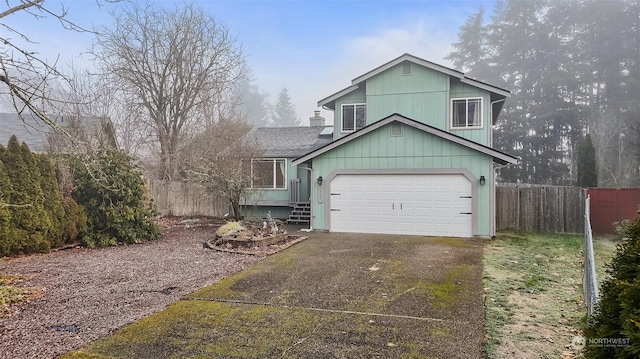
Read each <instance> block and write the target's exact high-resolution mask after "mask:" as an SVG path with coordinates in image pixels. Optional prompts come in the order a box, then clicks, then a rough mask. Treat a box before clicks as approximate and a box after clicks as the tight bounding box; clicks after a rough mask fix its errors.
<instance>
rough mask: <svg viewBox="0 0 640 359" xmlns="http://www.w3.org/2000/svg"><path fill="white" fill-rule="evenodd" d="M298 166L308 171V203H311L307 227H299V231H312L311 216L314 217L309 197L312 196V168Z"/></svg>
mask: <svg viewBox="0 0 640 359" xmlns="http://www.w3.org/2000/svg"><path fill="white" fill-rule="evenodd" d="M296 167H298V166H296ZM299 168H302V169H303V170H307V171H309V179H310V181H309V202H310V205H311V211H310V213H309V215H310V216H311V218H309V228H306V229H305V228H303V229H301V231H303V232H311V231H313V218H314V217H313V203H311V202H312V201H311V199H312V198H313V185H312V183H313V168H310V167H299Z"/></svg>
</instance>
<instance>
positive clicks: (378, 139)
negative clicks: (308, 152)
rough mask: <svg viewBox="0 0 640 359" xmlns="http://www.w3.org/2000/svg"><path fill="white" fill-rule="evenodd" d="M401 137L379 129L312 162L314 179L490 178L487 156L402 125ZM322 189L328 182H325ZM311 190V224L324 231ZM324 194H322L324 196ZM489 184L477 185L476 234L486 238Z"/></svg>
mask: <svg viewBox="0 0 640 359" xmlns="http://www.w3.org/2000/svg"><path fill="white" fill-rule="evenodd" d="M402 134H403V135H402V137H392V136H391V126H390V125H387V126H384V127H381V128H379V129H377V130H375V131H373V132H371V133H368V134H366V135H364V136H361V137H359V138H356V139H354V140H352V141H350V142H347V143H345V144H343V145H342V146H340V147H337V148H335V149H333V150H331V151H328V152H326V153H324V154H322V155H319V156H318V157H316V158H314V159H313V168H314V171H315V176H323V177H324V178H329V175H331V173H332V172H334V171H335V170H337V169H365V170H368V169H394V168H395V169H422V168H428V169H467V170H468V171H470V172H471V173H472V174H473V175H474V176H475V177H476V178H480V176H485V178H487V179H489V178H491V176H490V174H491V163H492V158H491V157H490V156H487V155H484V154H481V153H479V152H477V151H474V150H471V149H469V148H467V147H465V146H462V145H459V144H456V143H453V142H450V141H447V140H444V139H442V138H440V137H437V136H434V135H431V134H428V133H425V132H423V131H420V130H417V129H415V128H413V127H410V126H406V125H404V124H403V125H402ZM324 186H325V188H327V189H328V188H329V183H328V182H325V185H324ZM313 188H314V191H316V193H315V194H314V202H313V205H314V222H313V227H314V228H317V229H328V228H327V226H326V224H325V223H326V222H325V205H326V204H327V202H328V199H327V200H323V203H319V202H318V197H317V196H318V193H317V190H318V186H317V185H314V186H313ZM327 195H328V193H325V196H327ZM489 196H490V185H489V184H487V185H485V186H478V201H477V203H478V208H476V209H474V212H475V213H476V215H477V216H478V228H477V232H478V233H475V234H476V235H481V236H488V235H490V234H491V233H490V230H491V229H490V202H489Z"/></svg>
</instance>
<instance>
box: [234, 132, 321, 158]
mask: <svg viewBox="0 0 640 359" xmlns="http://www.w3.org/2000/svg"><path fill="white" fill-rule="evenodd" d="M331 127H332V126H314V127H255V128H253V129H252V130H251V131H249V133H247V135H246V137H245V139H246V140H249V141H256V144H257V145H258V146H260V148H261V149H262V150H263V151H264V153H263V154H262V156H263V157H285V158H296V157H300V156H302V155H304V154H305V153H309V152H310V151H313V150H315V149H317V148H320V147H322V146H324V145H326V144H328V143H330V142H331V141H332V140H333V133H332V132H331V133H329V134H326V132H327V131H325V129H326V128H331ZM323 131H325V133H323Z"/></svg>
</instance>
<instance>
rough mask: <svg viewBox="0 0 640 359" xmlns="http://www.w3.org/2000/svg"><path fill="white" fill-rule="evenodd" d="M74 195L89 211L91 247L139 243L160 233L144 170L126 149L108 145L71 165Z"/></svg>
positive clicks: (87, 236)
mask: <svg viewBox="0 0 640 359" xmlns="http://www.w3.org/2000/svg"><path fill="white" fill-rule="evenodd" d="M71 169H72V173H73V178H74V185H75V188H74V191H73V193H72V196H73V198H74V199H75V201H76V202H78V204H80V205H82V206H83V207H84V208H85V210H86V213H87V230H86V231H85V233H84V234H83V236H82V241H83V244H85V245H86V246H88V247H93V246H108V245H114V244H117V243H139V242H142V241H146V240H152V239H157V238H159V237H160V229H159V228H158V226H157V225H156V224H155V223H154V222H153V217H155V216H156V215H157V211H156V209H155V207H154V206H153V205H152V203H149V204H146V203H145V201H146V191H145V186H144V181H143V180H142V171H141V169H140V167H139V166H137V165H136V163H135V162H134V159H133V158H132V157H130V156H129V155H127V154H126V153H124V152H122V151H118V150H114V149H108V150H105V151H103V152H100V153H98V154H97V155H95V156H92V157H91V158H85V159H83V160H79V159H76V160H74V161H73V162H72V165H71Z"/></svg>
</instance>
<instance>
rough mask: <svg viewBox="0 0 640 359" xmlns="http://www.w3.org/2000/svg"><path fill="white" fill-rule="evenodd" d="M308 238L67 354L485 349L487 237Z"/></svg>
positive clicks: (315, 354) (474, 352)
mask: <svg viewBox="0 0 640 359" xmlns="http://www.w3.org/2000/svg"><path fill="white" fill-rule="evenodd" d="M309 237H310V238H309V239H308V240H306V241H304V242H302V243H300V244H298V245H296V246H293V247H291V248H289V249H287V250H286V251H284V252H282V253H279V254H277V255H274V256H272V257H269V258H267V259H265V260H263V261H260V262H258V263H256V264H254V265H252V266H251V267H249V268H248V269H247V270H245V271H243V272H240V273H238V274H236V275H233V276H231V277H227V278H225V279H223V280H222V281H220V282H219V283H217V284H214V285H211V286H208V287H205V288H203V289H201V290H199V291H197V292H195V293H192V294H190V295H188V296H186V297H185V298H184V300H181V301H179V302H177V303H175V304H174V305H172V306H170V307H169V308H168V309H167V310H165V311H163V312H160V313H157V314H155V315H152V316H150V317H147V318H145V319H143V320H140V321H138V322H136V323H134V324H132V325H129V326H127V327H125V328H124V329H123V330H121V331H119V332H117V333H116V334H115V335H113V336H111V337H109V338H106V339H104V340H102V341H99V342H97V343H95V344H94V345H92V346H90V347H89V348H87V349H86V350H84V351H81V352H76V353H70V354H69V355H68V357H84V356H85V354H86V355H87V357H88V355H97V357H100V356H112V357H122V358H140V357H157V358H168V357H206V358H480V357H482V340H483V330H484V329H483V328H484V323H483V314H482V313H483V310H482V241H480V240H473V239H456V238H438V237H419V236H393V235H371V234H340V233H312V234H311V235H310V236H309ZM203 270H206V268H203ZM94 357H96V356H94Z"/></svg>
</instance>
